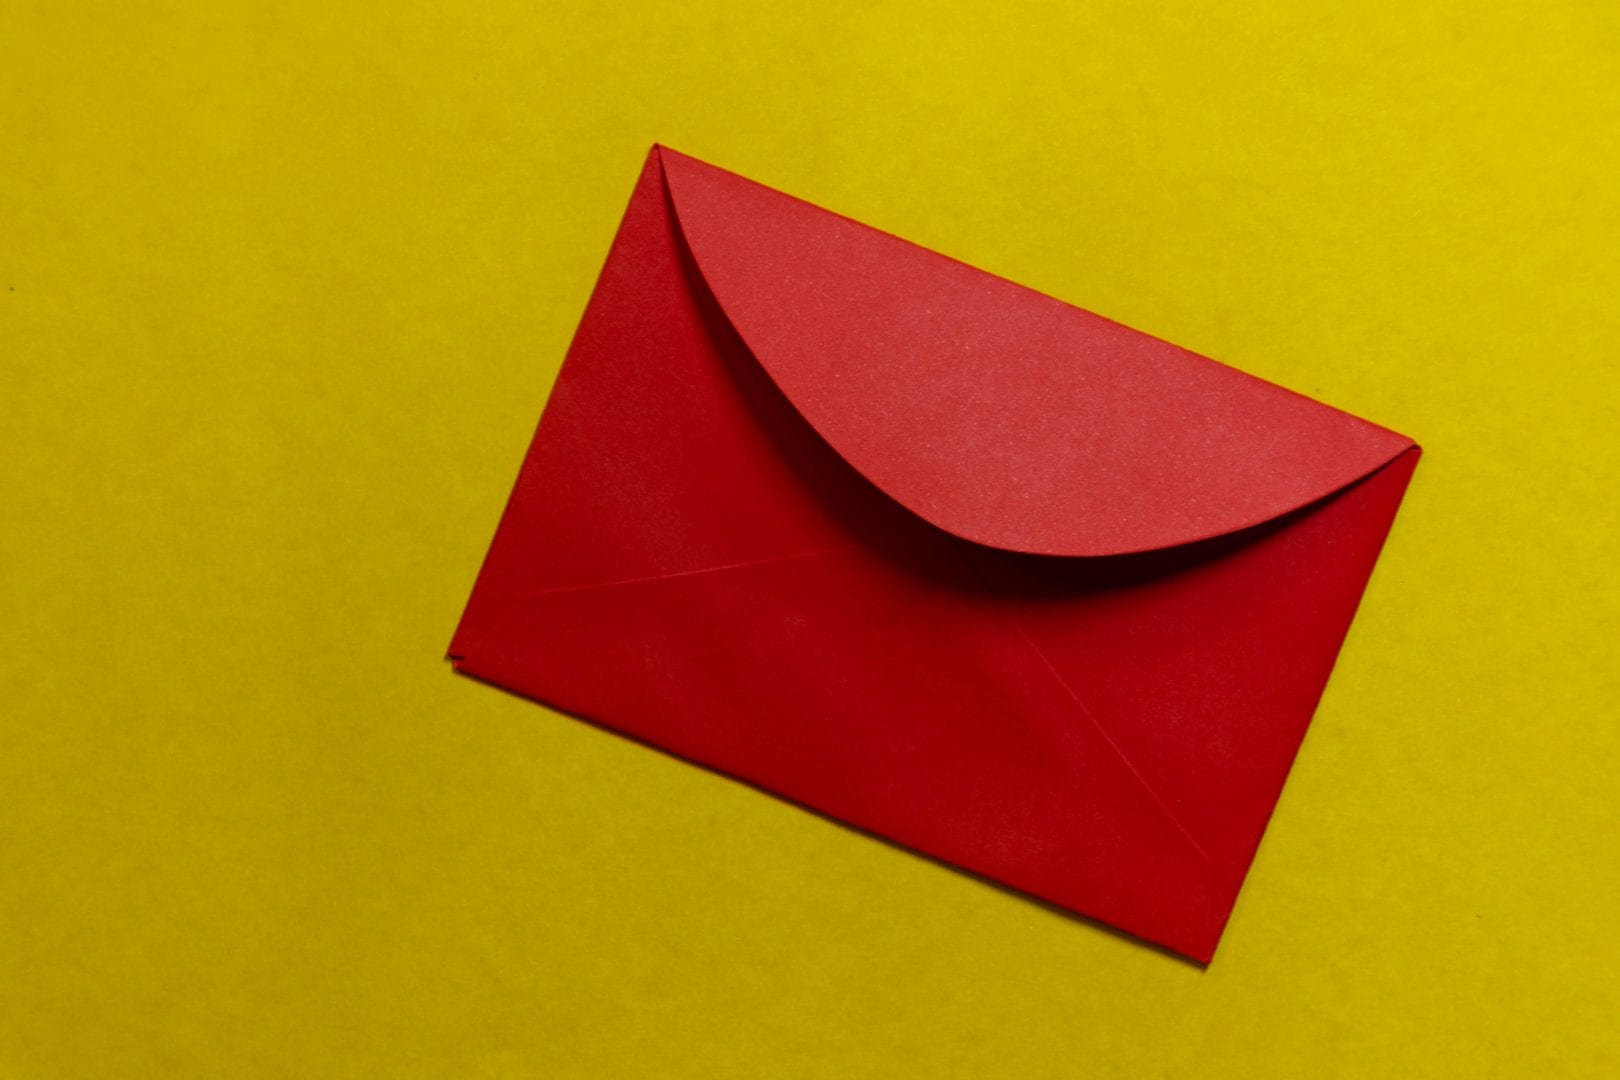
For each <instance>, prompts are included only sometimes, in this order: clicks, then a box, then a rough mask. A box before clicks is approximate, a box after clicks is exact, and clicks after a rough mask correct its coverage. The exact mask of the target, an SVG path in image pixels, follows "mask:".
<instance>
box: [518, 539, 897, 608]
mask: <svg viewBox="0 0 1620 1080" xmlns="http://www.w3.org/2000/svg"><path fill="white" fill-rule="evenodd" d="M868 546H870V545H867V544H860V543H854V544H836V545H834V546H833V547H825V548H816V549H815V550H813V551H795V552H793V553H792V554H790V555H770V556H767V557H765V558H763V559H748V560H745V561H743V562H734V563H724V564H722V565H720V566H705V567H702V568H701V569H697V570H676V571H675V572H673V573H669V574H649V575H648V576H646V577H634V578H622V579H620V580H618V581H593V582H589V583H587V584H584V585H559V586H557V587H556V588H554V589H538V590H535V591H534V592H528V593H524V594H523V595H522V596H521V597H519V599H520V600H534V599H537V598H538V597H542V596H551V595H553V594H554V593H570V592H588V591H590V590H592V589H611V588H614V587H615V586H618V585H641V584H643V583H645V582H649V581H667V580H669V579H670V578H683V577H698V576H699V575H702V574H718V573H719V572H720V571H722V570H741V569H743V568H744V567H749V566H765V565H768V564H770V563H779V562H792V561H793V560H795V559H810V558H814V557H815V556H817V555H831V554H833V553H834V552H838V551H853V550H854V549H855V548H863V547H868Z"/></svg>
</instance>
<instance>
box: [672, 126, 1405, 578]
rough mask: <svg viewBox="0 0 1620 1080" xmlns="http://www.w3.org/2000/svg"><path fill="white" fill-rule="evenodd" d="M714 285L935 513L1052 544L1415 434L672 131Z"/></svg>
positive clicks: (1302, 487) (1367, 460)
mask: <svg viewBox="0 0 1620 1080" xmlns="http://www.w3.org/2000/svg"><path fill="white" fill-rule="evenodd" d="M653 153H654V154H655V155H657V157H658V160H659V162H660V164H661V167H662V169H663V175H664V180H665V184H666V188H667V191H668V193H669V196H670V199H671V202H672V204H673V206H674V210H675V216H676V219H677V222H678V225H679V228H680V231H681V233H682V235H683V237H684V239H685V241H686V246H687V248H688V250H689V251H690V252H691V255H692V258H693V261H694V262H695V263H696V265H697V268H698V271H699V273H700V275H701V276H702V278H703V282H704V284H705V285H706V287H707V288H708V290H709V291H710V292H711V293H712V294H713V297H714V299H715V301H716V302H717V303H718V305H719V306H720V308H721V309H722V310H723V311H724V313H725V315H726V317H727V318H728V319H729V320H730V322H731V324H732V326H733V327H734V328H735V329H736V331H737V333H738V334H739V335H740V336H741V338H742V340H743V342H744V343H745V344H746V345H747V347H748V349H749V351H750V352H751V353H752V354H753V356H754V357H755V359H756V360H757V361H758V362H759V364H760V366H761V367H762V368H764V370H765V371H766V372H767V373H768V374H769V375H770V377H771V379H772V380H773V381H774V382H775V383H776V385H777V386H778V387H779V388H780V389H781V391H782V393H783V394H784V395H785V396H786V397H787V398H788V400H789V401H791V402H792V403H793V405H794V406H795V407H796V408H797V409H798V410H799V412H800V413H801V414H802V415H803V416H804V418H805V419H806V420H807V421H808V422H809V423H810V425H811V426H812V427H814V428H815V429H816V431H817V432H819V433H820V435H821V436H822V438H823V439H825V440H826V441H827V443H829V444H830V445H831V446H832V448H833V449H834V450H836V451H837V452H838V453H839V454H840V455H841V456H843V457H844V459H845V460H846V461H848V462H849V463H850V465H852V466H853V467H854V468H855V469H857V470H858V471H859V472H861V473H862V474H863V475H865V476H866V478H867V479H868V480H870V481H871V482H872V483H874V484H875V485H876V486H877V487H879V488H880V489H882V490H883V491H884V492H886V493H887V494H888V495H889V496H890V497H891V498H893V499H895V500H896V501H897V502H899V503H901V504H902V505H904V506H905V507H907V508H908V509H910V510H911V511H912V512H914V513H916V514H918V515H919V516H921V517H922V518H924V519H925V520H927V521H929V522H931V523H933V524H934V525H935V526H937V527H939V528H941V529H944V530H946V531H947V532H950V533H953V534H955V535H957V536H960V537H963V538H965V539H968V540H971V541H974V542H976V543H981V544H986V545H989V546H992V547H998V548H1004V549H1008V550H1013V551H1022V552H1028V553H1032V554H1043V555H1065V556H1104V555H1119V554H1128V553H1133V552H1141V551H1152V550H1157V549H1161V548H1167V547H1175V546H1178V545H1181V544H1187V543H1192V542H1195V541H1198V540H1204V539H1208V538H1211V537H1215V536H1221V535H1224V534H1227V533H1231V532H1236V531H1239V530H1241V529H1245V528H1248V527H1251V526H1254V525H1258V524H1261V523H1263V522H1266V521H1269V520H1271V519H1273V518H1276V517H1278V516H1281V515H1283V514H1286V513H1289V512H1290V511H1293V510H1296V509H1298V508H1300V507H1302V506H1305V505H1307V504H1309V503H1312V502H1315V501H1317V500H1319V499H1321V498H1324V497H1325V496H1328V495H1331V494H1333V493H1334V492H1336V491H1338V490H1340V489H1342V488H1344V487H1346V486H1348V485H1349V484H1352V483H1354V482H1355V481H1357V480H1359V479H1361V478H1362V477H1364V476H1366V475H1368V474H1369V473H1371V472H1373V471H1375V470H1376V469H1378V468H1379V467H1381V466H1382V465H1384V464H1386V463H1387V462H1389V461H1390V460H1392V459H1393V458H1395V457H1396V456H1397V455H1399V454H1400V453H1402V452H1403V451H1405V450H1406V449H1408V448H1410V447H1411V446H1412V445H1413V442H1412V440H1411V439H1409V438H1407V437H1406V436H1403V435H1399V434H1397V433H1395V432H1393V431H1390V430H1388V429H1386V428H1382V427H1379V426H1378V425H1376V424H1372V423H1369V422H1368V421H1366V420H1362V419H1360V418H1359V417H1356V416H1352V415H1351V414H1349V413H1346V412H1343V411H1341V410H1338V409H1335V408H1332V407H1331V406H1328V405H1324V404H1322V403H1320V402H1318V401H1314V400H1312V399H1310V398H1307V397H1305V396H1303V395H1301V394H1297V393H1295V392H1293V391H1291V390H1286V389H1284V388H1282V387H1280V386H1277V385H1275V384H1273V383H1269V382H1266V381H1264V380H1262V379H1259V378H1256V377H1254V376H1251V375H1248V374H1245V373H1243V372H1241V371H1238V370H1237V369H1235V368H1232V367H1229V366H1227V365H1225V364H1222V363H1220V362H1218V361H1215V360H1211V359H1209V358H1207V357H1204V356H1200V355H1198V354H1196V353H1193V352H1190V351H1188V350H1186V349H1183V348H1180V347H1179V346H1176V345H1173V344H1171V343H1169V342H1167V341H1163V340H1161V339H1159V338H1156V337H1153V336H1151V335H1149V334H1146V333H1143V332H1141V331H1139V330H1134V329H1131V328H1130V327H1127V326H1123V325H1121V324H1119V323H1116V322H1113V321H1112V320H1109V319H1106V318H1103V317H1102V316H1099V315H1096V314H1093V313H1092V312H1089V311H1085V310H1083V309H1081V308H1078V307H1074V306H1073V305H1070V304H1066V303H1064V302H1062V301H1060V300H1056V299H1054V298H1052V297H1049V296H1047V295H1045V294H1043V293H1039V292H1036V291H1035V290H1033V289H1029V288H1026V287H1024V286H1022V285H1018V284H1015V283H1014V282H1011V281H1008V280H1006V279H1005V278H1000V277H997V276H995V275H993V274H990V273H988V272H986V271H983V270H978V269H976V268H974V267H971V266H968V265H967V264H965V263H962V262H959V261H957V260H955V259H952V258H950V257H948V256H945V255H941V254H939V253H938V252H934V251H930V250H929V249H927V248H924V247H921V246H919V245H916V244H913V243H910V242H909V241H906V240H902V239H900V238H899V237H896V236H893V235H891V234H889V233H885V232H882V231H880V230H878V229H874V228H871V227H870V226H867V225H862V224H860V223H859V222H856V221H853V220H851V219H849V218H847V217H843V216H842V215H839V214H835V213H832V212H831V211H827V210H823V209H821V208H820V207H817V206H814V205H812V204H811V203H808V202H805V201H803V200H801V199H798V198H795V197H793V196H790V195H786V194H784V193H782V192H779V191H776V190H774V189H772V188H768V187H765V186H764V185H762V184H759V183H756V182H754V181H752V180H748V179H746V178H744V177H742V176H738V175H737V174H735V173H731V172H728V171H726V170H724V169H720V168H718V167H716V166H713V165H709V164H706V163H704V162H701V161H698V160H697V159H695V158H691V157H688V156H686V155H684V154H680V153H677V152H675V151H672V150H669V149H668V148H667V147H654V149H653Z"/></svg>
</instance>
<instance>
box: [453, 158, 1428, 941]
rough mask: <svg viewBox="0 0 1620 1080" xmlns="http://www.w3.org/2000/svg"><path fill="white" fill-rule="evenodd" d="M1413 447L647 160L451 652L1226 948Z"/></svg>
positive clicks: (1049, 888)
mask: <svg viewBox="0 0 1620 1080" xmlns="http://www.w3.org/2000/svg"><path fill="white" fill-rule="evenodd" d="M1418 454H1419V451H1418V449H1417V447H1416V446H1415V445H1414V444H1413V442H1412V440H1411V439H1408V438H1406V437H1404V436H1401V435H1397V434H1395V433H1394V432H1391V431H1388V430H1386V429H1384V428H1381V427H1378V426H1376V425H1373V424H1370V423H1367V422H1366V421H1363V420H1360V419H1358V418H1356V417H1353V416H1350V415H1349V414H1347V413H1344V412H1340V411H1338V410H1336V409H1332V408H1330V407H1328V406H1325V405H1322V404H1320V403H1318V402H1315V401H1312V400H1310V399H1308V398H1305V397H1302V396H1300V395H1298V394H1295V393H1293V392H1291V391H1288V390H1284V389H1282V388H1280V387H1277V386H1274V385H1272V384H1270V383H1266V382H1264V381H1261V380H1259V379H1255V378H1253V377H1251V376H1248V375H1245V374H1243V373H1241V372H1239V371H1236V370H1235V369H1233V368H1230V367H1227V366H1225V365H1222V364H1219V363H1217V362H1215V361H1213V360H1209V359H1207V358H1204V357H1200V356H1197V355H1195V354H1193V353H1189V352H1187V351H1186V350H1184V349H1180V348H1178V347H1176V346H1174V345H1170V344H1168V343H1166V342H1163V341H1160V340H1158V339H1156V338H1153V337H1150V336H1148V335H1146V334H1143V333H1140V332H1138V331H1135V330H1131V329H1129V328H1127V327H1124V326H1121V325H1119V324H1117V323H1113V322H1110V321H1108V320H1106V319H1103V318H1100V317H1099V316H1096V315H1093V314H1091V313H1089V312H1086V311H1082V310H1080V309H1078V308H1075V307H1072V306H1069V305H1067V304H1063V303H1061V302H1059V301H1057V300H1054V299H1051V298H1050V297H1047V296H1043V295H1041V294H1039V293H1036V292H1033V291H1031V290H1028V289H1025V288H1023V287H1022V286H1019V285H1015V284H1013V283H1011V282H1008V281H1005V280H1003V279H1001V278H997V277H994V276H992V275H989V274H986V273H984V272H982V271H979V270H976V269H973V268H972V267H969V266H965V265H963V264H961V263H959V262H956V261H954V260H951V259H948V258H946V257H944V256H942V255H939V254H936V253H934V252H931V251H928V250H926V249H923V248H920V247H917V246H916V245H913V244H910V243H907V242H905V241H903V240H900V239H897V238H895V237H892V236H890V235H888V234H885V233H882V232H879V231H877V230H875V229H871V228H868V227H866V226H864V225H860V224H858V223H856V222H852V221H850V220H848V219H846V218H843V217H839V216H837V215H835V214H831V213H829V212H827V211H824V210H821V209H819V208H816V207H814V206H811V205H810V204H808V203H805V202H802V201H800V200H797V199H794V198H791V197H790V196H787V195H783V194H781V193H779V192H776V191H772V190H771V189H769V188H765V187H762V186H760V185H758V184H755V183H753V182H751V181H748V180H745V179H743V178H741V177H739V176H736V175H734V174H731V173H728V172H725V171H723V170H721V169H717V168H715V167H713V166H710V165H706V164H704V163H702V162H699V161H696V160H694V159H692V158H689V157H686V156H684V155H680V154H677V153H674V152H673V151H670V150H668V149H662V148H655V149H654V150H653V152H652V154H651V155H650V156H649V157H648V160H647V164H646V167H645V169H644V170H643V172H642V175H641V178H640V181H639V182H638V184H637V185H636V188H635V191H634V193H633V195H632V197H631V200H630V205H629V208H628V209H627V211H626V213H625V216H624V220H623V222H622V224H621V225H620V228H619V232H618V235H617V237H616V238H615V240H614V243H613V246H612V249H611V251H610V252H609V254H608V259H607V263H606V265H605V267H604V268H603V271H602V276H601V279H600V280H599V282H598V283H597V287H596V290H595V293H594V294H593V296H592V298H591V301H590V303H589V305H588V307H587V308H586V311H585V315H584V318H583V320H582V321H581V323H580V327H579V331H578V333H577V335H576V337H575V339H574V342H573V345H572V347H571V348H570V350H569V353H568V356H567V359H566V361H565V363H564V365H563V367H562V371H561V373H560V375H559V376H558V379H557V383H556V386H555V388H554V389H553V391H552V395H551V399H550V402H549V403H548V404H547V406H546V410H545V415H544V417H543V419H542V421H541V424H540V428H539V431H538V433H537V434H536V436H535V438H534V442H533V444H532V445H531V447H530V449H529V453H528V456H527V457H526V459H525V460H524V463H523V467H522V469H521V472H520V474H519V477H518V481H517V485H516V488H515V489H514V491H513V493H512V496H511V500H510V502H509V504H508V506H507V508H506V512H505V515H504V516H503V518H502V520H501V523H500V526H499V528H498V530H497V532H496V536H495V540H494V542H493V544H492V546H491V548H490V551H489V554H488V556H487V558H486V560H485V563H484V566H483V569H482V571H481V572H480V574H479V576H478V580H477V583H476V585H475V586H474V589H473V594H472V597H471V599H470V600H469V602H468V605H467V609H466V612H465V614H464V615H463V617H462V621H461V625H460V627H459V628H458V630H457V632H456V635H455V639H454V641H453V642H452V645H451V654H452V657H453V658H454V660H455V663H456V667H457V668H458V669H459V670H461V671H463V672H466V673H469V674H471V675H474V676H477V677H478V678H481V679H484V680H486V681H488V682H491V683H494V684H496V685H499V686H502V687H505V688H507V689H510V690H513V691H515V692H517V693H520V694H523V695H526V696H528V697H531V698H534V699H536V700H538V701H542V702H545V703H547V704H549V705H552V706H554V707H555V708H557V709H560V710H562V711H564V712H568V713H571V714H574V715H577V716H581V717H585V718H589V719H591V720H593V721H595V722H598V723H600V724H602V725H605V726H607V727H611V728H614V729H616V730H619V731H621V732H624V733H626V734H628V735H631V736H633V737H635V738H637V739H640V740H642V741H645V742H647V743H649V744H652V745H654V746H657V747H660V748H662V749H664V750H667V751H669V752H671V753H674V754H677V755H679V756H681V757H683V758H686V759H688V760H691V761H694V762H697V763H700V764H702V765H705V766H707V767H709V768H712V769H715V770H718V771H720V772H722V773H726V774H729V775H731V776H734V777H737V778H740V779H742V780H745V781H747V782H749V783H751V784H754V785H756V786H757V787H759V788H762V789H764V790H766V791H769V792H773V793H775V794H777V795H780V796H782V797H784V798H787V799H790V800H792V801H794V802H797V803H800V804H802V805H804V806H807V807H810V808H812V809H814V810H816V811H819V812H821V813H822V814H825V815H827V816H830V817H832V818H836V819H838V820H840V821H844V822H847V823H849V824H852V825H855V826H857V827H859V828H862V829H865V830H868V831H870V832H872V833H874V834H876V835H878V836H882V837H884V838H887V839H889V840H891V841H894V842H896V843H898V844H901V845H904V846H906V847H908V848H912V849H915V850H916V851H919V852H923V853H925V854H927V855H930V856H933V857H935V858H937V859H940V860H942V861H944V862H947V863H950V864H952V865H955V866H958V867H962V868H964V869H967V870H970V871H973V872H975V873H977V874H980V875H982V876H984V877H986V878H988V879H991V880H993V881H995V882H999V883H1001V884H1003V885H1006V886H1008V887H1010V888H1013V889H1016V890H1019V891H1021V892H1025V893H1028V894H1031V895H1034V896H1037V897H1040V898H1042V899H1044V900H1047V901H1049V902H1051V903H1053V904H1056V905H1059V906H1061V907H1063V908H1066V909H1069V910H1071V911H1074V912H1077V913H1080V914H1082V915H1085V916H1088V917H1090V918H1093V919H1097V920H1101V921H1102V922H1105V923H1108V924H1111V925H1112V926H1115V927H1117V928H1119V929H1122V930H1124V931H1127V932H1129V933H1131V934H1133V935H1136V936H1138V937H1141V938H1144V939H1146V940H1148V941H1151V942H1155V943H1157V944H1160V945H1162V946H1164V947H1166V948H1169V949H1172V950H1174V951H1176V952H1179V953H1182V954H1184V955H1186V956H1188V957H1191V958H1193V959H1196V960H1200V961H1207V960H1208V959H1209V958H1210V956H1211V955H1212V954H1213V952H1214V950H1215V947H1216V944H1217V942H1218V941H1219V939H1220V935H1221V931H1222V929H1223V928H1224V926H1225V924H1226V921H1227V918H1228V916H1229V914H1230V912H1231V909H1232V905H1233V903H1234V901H1235V899H1236V896H1237V893H1238V890H1239V888H1240V886H1241V884H1242V881H1243V877H1244V875H1245V873H1246V872H1247V870H1248V867H1249V864H1250V862H1251V860H1252V859H1253V857H1254V852H1255V849H1256V847H1257V845H1258V844H1259V841H1260V837H1261V834H1262V833H1263V831H1264V829H1265V825H1266V821H1267V819H1268V818H1269V817H1270V815H1271V811H1272V807H1273V805H1274V804H1275V802H1276V799H1277V796H1278V793H1279V792H1280V790H1281V788H1282V785H1283V782H1284V780H1285V778H1286V776H1287V773H1288V769H1289V766H1290V763H1291V762H1292V760H1293V757H1294V754H1295V752H1296V750H1297V749H1298V747H1299V744H1300V740H1301V738H1302V737H1303V736H1304V733H1305V730H1306V727H1307V725H1308V724H1309V722H1310V717H1311V713H1312V711H1313V710H1314V709H1315V706H1316V702H1317V699H1318V698H1319V696H1320V695H1321V692H1322V688H1323V686H1324V684H1325V683H1326V680H1327V678H1328V674H1329V672H1330V670H1331V669H1332V666H1333V662H1334V659H1335V657H1336V656H1337V654H1338V650H1339V646H1340V643H1341V642H1342V641H1343V638H1344V634H1345V632H1346V630H1347V629H1348V627H1349V624H1350V620H1351V618H1352V616H1353V614H1354V612H1355V608H1356V604H1357V601H1358V600H1359V598H1360V596H1361V593H1362V589H1363V587H1364V586H1365V584H1366V581H1367V577H1368V575H1369V573H1370V572H1371V570H1372V567H1373V564H1374V562H1375V560H1376V559H1377V556H1378V551H1379V548H1380V547H1381V545H1382V544H1383V541H1384V537H1385V534H1386V533H1387V532H1388V529H1389V526H1390V523H1391V521H1392V520H1393V518H1394V515H1395V512H1396V509H1397V507H1398V505H1399V503H1400V501H1401V497H1402V494H1403V493H1404V491H1405V489H1406V485H1407V481H1408V479H1409V478H1410V476H1411V473H1412V470H1413V468H1414V466H1415V465H1416V463H1417V458H1418Z"/></svg>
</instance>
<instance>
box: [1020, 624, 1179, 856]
mask: <svg viewBox="0 0 1620 1080" xmlns="http://www.w3.org/2000/svg"><path fill="white" fill-rule="evenodd" d="M1010 621H1011V623H1012V625H1013V629H1015V630H1017V631H1018V636H1019V637H1021V638H1023V639H1024V644H1025V645H1027V646H1029V649H1030V651H1031V652H1033V653H1034V654H1035V655H1036V657H1037V658H1039V659H1040V661H1041V663H1042V664H1043V665H1044V666H1045V667H1046V670H1047V671H1049V672H1051V673H1052V678H1054V679H1056V680H1057V683H1058V685H1059V686H1061V687H1063V690H1064V692H1065V693H1066V694H1068V695H1069V698H1070V700H1072V701H1073V702H1074V703H1075V705H1076V706H1077V707H1078V708H1079V709H1080V711H1081V712H1082V713H1084V714H1085V717H1086V719H1087V720H1089V721H1090V722H1091V726H1092V728H1093V729H1094V730H1095V731H1096V732H1097V734H1098V735H1100V736H1102V740H1103V742H1105V743H1106V744H1108V749H1110V750H1112V751H1113V752H1114V756H1115V757H1117V758H1118V759H1119V761H1120V763H1121V764H1122V765H1124V766H1125V768H1126V769H1128V770H1129V771H1130V774H1131V775H1132V776H1133V777H1135V778H1136V782H1137V783H1138V784H1139V785H1141V788H1142V790H1143V791H1145V792H1147V795H1148V798H1150V799H1152V800H1153V804H1154V805H1155V806H1157V807H1158V808H1159V811H1160V812H1161V813H1162V814H1164V816H1165V819H1166V820H1167V821H1169V822H1170V824H1171V825H1173V826H1175V829H1176V831H1177V832H1179V833H1180V834H1181V835H1182V838H1183V839H1185V840H1186V841H1187V843H1189V844H1191V845H1192V848H1193V850H1194V851H1196V852H1198V855H1199V857H1200V858H1201V859H1203V860H1204V861H1205V862H1206V863H1207V862H1209V861H1210V858H1209V852H1207V851H1205V850H1204V848H1203V845H1202V844H1200V843H1199V842H1198V840H1197V838H1195V837H1194V836H1193V834H1192V833H1191V832H1189V831H1188V830H1187V827H1186V826H1185V825H1183V824H1182V823H1181V819H1180V818H1178V817H1176V814H1175V811H1173V810H1171V809H1170V807H1169V805H1168V804H1166V803H1165V801H1164V800H1163V799H1162V798H1160V797H1159V793H1158V792H1157V791H1155V790H1154V789H1153V785H1152V784H1150V783H1148V781H1147V777H1145V776H1143V775H1142V774H1141V772H1140V771H1138V769H1137V768H1136V765H1135V764H1133V763H1132V761H1131V759H1130V758H1129V757H1127V756H1126V754H1125V751H1124V750H1122V749H1120V746H1119V744H1118V743H1116V742H1115V741H1114V737H1113V736H1112V735H1110V734H1108V729H1107V728H1105V727H1103V725H1102V721H1100V720H1098V719H1097V714H1096V713H1094V712H1092V711H1091V709H1090V707H1089V706H1087V705H1086V703H1085V702H1084V701H1083V700H1081V697H1080V695H1079V694H1077V693H1075V692H1074V687H1072V686H1070V685H1069V681H1068V680H1067V679H1065V678H1064V677H1063V674H1062V672H1060V671H1058V669H1057V666H1056V665H1055V664H1053V663H1052V661H1051V660H1050V659H1049V658H1048V657H1047V655H1046V653H1045V651H1043V650H1042V649H1041V647H1040V646H1039V645H1037V644H1035V639H1034V638H1032V637H1030V636H1029V631H1027V630H1025V629H1024V627H1023V624H1022V623H1020V622H1019V621H1018V620H1017V619H1011V620H1010Z"/></svg>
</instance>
